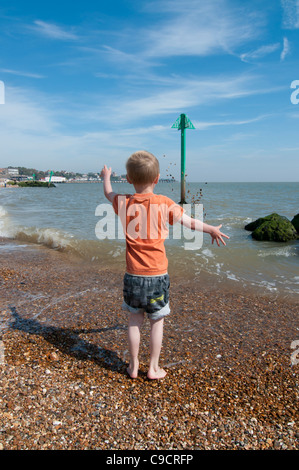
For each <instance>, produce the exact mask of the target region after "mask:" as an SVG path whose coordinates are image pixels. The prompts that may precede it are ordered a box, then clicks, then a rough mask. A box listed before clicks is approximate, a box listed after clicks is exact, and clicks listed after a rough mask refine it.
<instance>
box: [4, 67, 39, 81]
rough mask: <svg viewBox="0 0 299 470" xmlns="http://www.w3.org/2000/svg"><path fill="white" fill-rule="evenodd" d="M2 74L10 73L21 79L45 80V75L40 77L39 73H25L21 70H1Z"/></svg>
mask: <svg viewBox="0 0 299 470" xmlns="http://www.w3.org/2000/svg"><path fill="white" fill-rule="evenodd" d="M0 72H2V73H8V74H11V75H17V76H19V77H28V78H38V79H39V78H45V76H44V75H40V74H38V73H31V72H23V71H21V70H11V69H0Z"/></svg>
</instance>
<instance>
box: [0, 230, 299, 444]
mask: <svg viewBox="0 0 299 470" xmlns="http://www.w3.org/2000/svg"><path fill="white" fill-rule="evenodd" d="M4 247H5V249H2V250H0V259H1V264H0V311H1V317H0V373H1V376H0V391H1V393H0V449H1V450H115V451H120V450H134V451H138V450H157V451H158V450H169V451H170V450H184V451H187V450H190V451H191V450H192V451H195V450H241V449H242V450H298V448H299V446H298V437H299V430H298V371H299V369H298V367H299V366H298V364H297V362H298V358H299V354H298V357H296V351H295V349H294V348H292V346H291V345H292V343H293V342H294V341H296V340H299V328H298V302H296V299H294V298H290V299H288V298H279V297H277V296H274V295H273V294H267V295H261V294H258V295H257V294H255V293H254V292H249V291H242V290H241V289H240V290H238V291H236V290H233V289H230V288H229V286H224V287H223V289H222V288H221V286H220V285H219V284H217V287H213V285H208V284H204V283H202V284H201V283H200V282H198V280H197V281H196V282H193V283H192V282H191V281H190V279H188V280H184V279H181V278H177V277H176V275H175V269H174V268H173V267H172V269H171V270H170V272H169V274H170V279H171V290H170V299H171V314H170V316H169V317H168V318H166V320H165V327H164V341H163V349H162V354H161V366H162V367H163V368H165V369H166V370H167V376H166V377H165V378H164V379H162V380H152V381H151V380H149V379H147V377H146V372H147V364H148V351H149V323H148V321H146V322H145V324H144V327H143V330H142V334H143V336H142V343H141V350H140V373H139V376H138V378H137V379H131V378H129V376H128V375H127V374H126V368H127V363H128V349H127V313H126V312H124V311H122V309H121V302H122V279H123V273H122V272H120V271H117V270H115V271H113V270H111V269H109V268H108V267H107V268H103V267H101V268H99V267H95V266H93V265H91V264H88V263H86V262H83V261H82V260H79V259H76V258H71V257H69V256H67V255H66V254H65V253H61V252H59V251H56V250H51V249H48V248H46V247H43V246H37V245H34V244H32V245H28V246H26V247H24V246H22V245H21V244H20V245H18V244H17V243H16V242H14V241H12V240H7V239H1V240H0V248H4ZM297 349H298V346H297Z"/></svg>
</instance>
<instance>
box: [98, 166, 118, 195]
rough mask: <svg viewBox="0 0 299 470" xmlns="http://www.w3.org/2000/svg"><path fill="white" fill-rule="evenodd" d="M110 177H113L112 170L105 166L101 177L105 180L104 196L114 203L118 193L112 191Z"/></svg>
mask: <svg viewBox="0 0 299 470" xmlns="http://www.w3.org/2000/svg"><path fill="white" fill-rule="evenodd" d="M110 176H111V168H107V166H106V165H104V168H103V169H102V171H101V177H102V178H103V189H104V194H105V196H106V198H107V199H108V201H110V202H112V203H113V199H114V197H115V195H116V193H115V192H113V190H112V186H111V181H110Z"/></svg>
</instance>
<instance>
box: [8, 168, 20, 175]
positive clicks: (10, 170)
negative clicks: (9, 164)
mask: <svg viewBox="0 0 299 470" xmlns="http://www.w3.org/2000/svg"><path fill="white" fill-rule="evenodd" d="M7 173H8V174H9V175H10V176H19V170H18V169H17V168H7Z"/></svg>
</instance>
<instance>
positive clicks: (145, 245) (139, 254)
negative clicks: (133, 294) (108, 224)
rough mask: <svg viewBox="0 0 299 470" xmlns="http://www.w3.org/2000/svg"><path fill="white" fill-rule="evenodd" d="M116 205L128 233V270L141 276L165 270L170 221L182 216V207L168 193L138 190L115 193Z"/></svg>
mask: <svg viewBox="0 0 299 470" xmlns="http://www.w3.org/2000/svg"><path fill="white" fill-rule="evenodd" d="M113 209H114V211H115V213H116V214H117V215H118V216H119V217H120V220H121V223H122V226H123V228H124V232H125V236H126V264H127V272H128V273H129V274H137V275H139V276H154V275H162V274H165V273H166V272H167V267H168V260H167V257H166V251H165V246H164V241H165V239H166V237H167V234H168V229H167V223H169V224H170V225H173V224H174V223H176V222H178V221H179V220H180V219H181V217H182V215H183V209H182V207H181V206H179V205H178V204H176V203H175V202H174V201H172V200H171V199H170V198H168V197H167V196H162V195H158V194H153V193H148V194H138V193H136V194H134V195H129V194H116V195H115V197H114V199H113Z"/></svg>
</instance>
